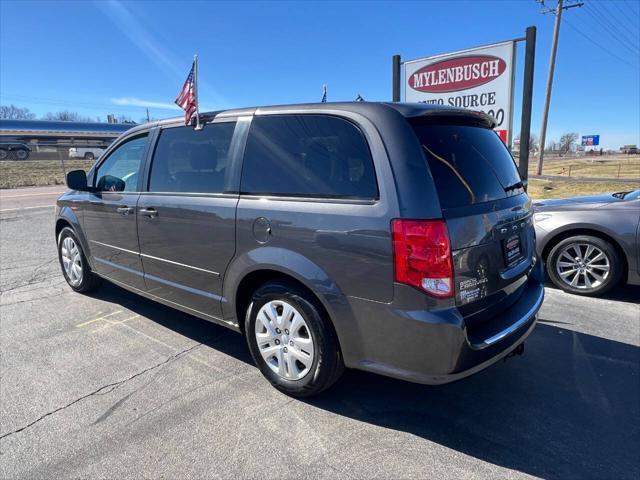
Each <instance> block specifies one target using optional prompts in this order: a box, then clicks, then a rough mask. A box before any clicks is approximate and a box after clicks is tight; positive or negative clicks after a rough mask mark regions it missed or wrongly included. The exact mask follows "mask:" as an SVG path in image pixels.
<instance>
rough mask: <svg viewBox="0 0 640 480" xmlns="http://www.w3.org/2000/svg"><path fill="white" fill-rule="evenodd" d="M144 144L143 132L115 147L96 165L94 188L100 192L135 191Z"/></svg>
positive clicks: (144, 136) (145, 140)
mask: <svg viewBox="0 0 640 480" xmlns="http://www.w3.org/2000/svg"><path fill="white" fill-rule="evenodd" d="M146 144H147V135H146V134H145V135H142V136H140V137H136V138H134V139H133V140H129V141H127V142H125V143H123V144H122V145H120V146H119V147H118V148H116V149H115V150H114V151H113V152H112V153H111V154H110V155H109V156H108V157H107V159H106V160H105V161H104V162H102V164H101V165H100V166H99V167H98V171H97V173H96V179H97V181H96V189H97V190H99V191H102V192H135V191H136V190H137V189H138V174H139V171H140V165H141V164H142V157H143V155H144V148H145V146H146Z"/></svg>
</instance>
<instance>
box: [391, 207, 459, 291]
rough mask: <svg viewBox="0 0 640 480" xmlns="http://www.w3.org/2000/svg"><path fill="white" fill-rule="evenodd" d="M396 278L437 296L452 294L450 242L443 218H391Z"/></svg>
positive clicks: (397, 280) (400, 281)
mask: <svg viewBox="0 0 640 480" xmlns="http://www.w3.org/2000/svg"><path fill="white" fill-rule="evenodd" d="M391 234H392V239H393V258H394V261H395V281H396V282H399V283H406V284H407V285H412V286H414V287H417V288H419V289H420V290H423V291H425V292H427V293H429V294H430V295H433V296H436V297H451V296H453V264H452V260H451V243H450V242H449V233H448V232H447V224H446V223H445V222H444V220H402V219H395V220H392V221H391Z"/></svg>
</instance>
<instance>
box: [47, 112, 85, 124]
mask: <svg viewBox="0 0 640 480" xmlns="http://www.w3.org/2000/svg"><path fill="white" fill-rule="evenodd" d="M43 120H56V121H59V122H94V121H95V120H94V119H93V118H92V117H83V116H81V115H80V114H79V113H78V112H70V111H69V110H63V111H61V112H55V113H51V112H47V114H46V115H45V116H44V117H43Z"/></svg>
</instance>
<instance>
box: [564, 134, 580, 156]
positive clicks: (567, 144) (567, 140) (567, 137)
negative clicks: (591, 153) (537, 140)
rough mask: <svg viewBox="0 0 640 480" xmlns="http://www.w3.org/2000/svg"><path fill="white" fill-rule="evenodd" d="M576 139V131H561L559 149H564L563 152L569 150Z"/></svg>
mask: <svg viewBox="0 0 640 480" xmlns="http://www.w3.org/2000/svg"><path fill="white" fill-rule="evenodd" d="M576 140H578V134H577V133H563V134H562V136H561V137H560V150H564V152H565V153H567V152H568V151H569V150H571V147H572V146H573V144H574V143H576Z"/></svg>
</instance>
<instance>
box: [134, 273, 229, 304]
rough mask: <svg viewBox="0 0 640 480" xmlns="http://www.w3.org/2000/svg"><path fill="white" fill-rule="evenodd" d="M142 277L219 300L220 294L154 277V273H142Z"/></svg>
mask: <svg viewBox="0 0 640 480" xmlns="http://www.w3.org/2000/svg"><path fill="white" fill-rule="evenodd" d="M144 278H145V280H151V281H154V282H156V283H161V284H163V285H168V286H170V287H173V288H178V289H180V290H184V291H185V292H189V293H192V294H194V295H200V296H201V297H207V298H210V299H211V300H214V301H216V302H219V301H220V300H221V297H220V295H216V294H214V293H211V292H205V291H204V290H199V289H197V288H192V287H187V286H186V285H182V284H180V283H176V282H171V281H169V280H165V279H164V278H160V277H156V276H155V275H151V274H149V273H145V274H144Z"/></svg>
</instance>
